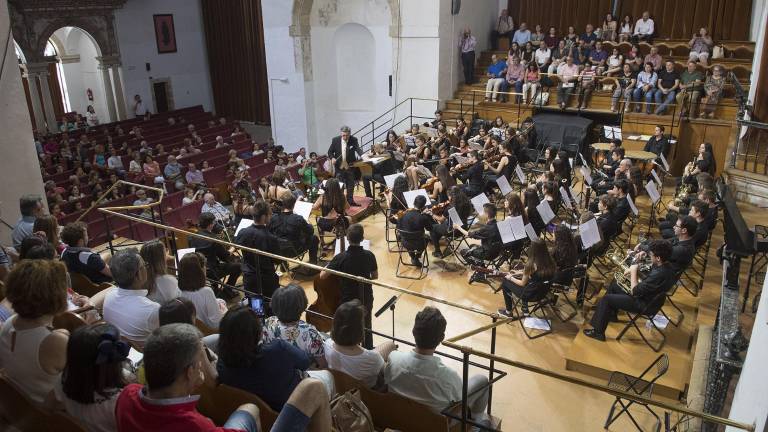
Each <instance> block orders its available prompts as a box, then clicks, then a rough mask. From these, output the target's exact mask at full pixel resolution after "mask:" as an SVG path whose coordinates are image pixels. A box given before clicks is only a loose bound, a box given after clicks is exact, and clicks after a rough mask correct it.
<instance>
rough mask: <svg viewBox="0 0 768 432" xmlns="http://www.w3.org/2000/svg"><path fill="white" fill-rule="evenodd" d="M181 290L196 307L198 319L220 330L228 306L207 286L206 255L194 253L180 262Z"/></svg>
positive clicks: (182, 294) (187, 255) (185, 256)
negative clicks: (220, 323)
mask: <svg viewBox="0 0 768 432" xmlns="http://www.w3.org/2000/svg"><path fill="white" fill-rule="evenodd" d="M179 289H180V290H181V293H180V294H181V297H184V298H186V299H188V300H190V301H191V302H192V303H193V304H194V305H195V311H196V315H197V319H199V320H200V321H202V322H203V324H205V325H206V326H208V327H210V328H212V329H218V328H219V322H220V321H221V318H222V317H224V314H225V313H226V312H227V304H226V303H225V302H224V300H221V299H217V298H216V294H214V293H213V289H212V288H211V287H209V286H206V279H205V255H203V254H201V253H199V252H193V253H188V254H186V255H184V256H183V257H182V258H181V260H179Z"/></svg>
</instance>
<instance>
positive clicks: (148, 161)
mask: <svg viewBox="0 0 768 432" xmlns="http://www.w3.org/2000/svg"><path fill="white" fill-rule="evenodd" d="M142 170H143V171H144V181H145V182H146V183H147V184H163V185H164V184H165V178H164V177H163V173H162V172H161V171H160V164H158V163H157V161H156V160H154V159H153V158H152V156H150V155H146V156H144V165H142Z"/></svg>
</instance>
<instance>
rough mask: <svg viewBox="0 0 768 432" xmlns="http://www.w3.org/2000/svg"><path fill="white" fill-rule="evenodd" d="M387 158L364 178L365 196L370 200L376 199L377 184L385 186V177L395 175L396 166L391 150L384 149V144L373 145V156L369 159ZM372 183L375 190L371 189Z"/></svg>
mask: <svg viewBox="0 0 768 432" xmlns="http://www.w3.org/2000/svg"><path fill="white" fill-rule="evenodd" d="M387 156H388V159H385V160H383V161H381V162H379V163H377V164H375V165H373V166H372V168H371V174H366V175H364V176H363V187H364V188H365V196H367V197H368V198H373V197H374V193H375V191H376V184H377V183H378V184H379V185H383V184H384V176H388V175H390V174H394V173H395V164H394V162H395V158H394V157H393V156H392V152H391V151H390V150H387V149H386V148H385V147H384V144H382V143H376V144H374V145H373V148H371V154H370V156H369V157H371V158H375V157H387ZM371 182H374V185H373V188H371ZM382 187H384V186H382Z"/></svg>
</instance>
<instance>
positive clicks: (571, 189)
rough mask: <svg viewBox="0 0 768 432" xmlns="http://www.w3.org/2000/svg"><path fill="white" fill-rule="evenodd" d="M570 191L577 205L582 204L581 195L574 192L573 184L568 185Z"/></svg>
mask: <svg viewBox="0 0 768 432" xmlns="http://www.w3.org/2000/svg"><path fill="white" fill-rule="evenodd" d="M568 191H569V192H570V193H571V198H573V200H574V201H575V202H576V205H579V204H581V196H579V195H578V194H577V193H576V192H574V191H573V188H572V187H571V186H568Z"/></svg>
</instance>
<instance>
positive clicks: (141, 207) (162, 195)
mask: <svg viewBox="0 0 768 432" xmlns="http://www.w3.org/2000/svg"><path fill="white" fill-rule="evenodd" d="M119 185H128V186H134V187H139V188H142V189H149V190H153V191H155V192H157V193H159V194H160V197H159V198H158V199H157V201H155V202H153V203H149V204H142V205H138V206H134V205H131V206H123V207H111V208H113V209H115V210H145V209H148V208H152V207H157V206H159V205H160V203H161V202H162V201H163V198H165V190H163V189H160V188H156V187H153V186H147V185H142V184H138V183H131V182H127V181H125V180H118V181H116V182H114V183H113V184H112V186H110V187H109V189H107V190H106V191H105V192H104V193H103V194H101V196H100V197H99V198H97V199H95V200H93V202H92V203H91V206H90V207H88V209H87V210H86V211H84V212H83V213H82V214H81V215H80V216H78V217H77V219H75V222H80V221H81V220H82V219H83V218H84V217H85V215H87V214H88V213H89V212H90V211H91V210H93V209H94V208H96V206H98V205H99V202H100V201H101V200H103V199H104V198H105V197H106V196H107V195H108V194H109V193H110V192H112V190H113V189H115V188H116V187H117V186H119Z"/></svg>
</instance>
